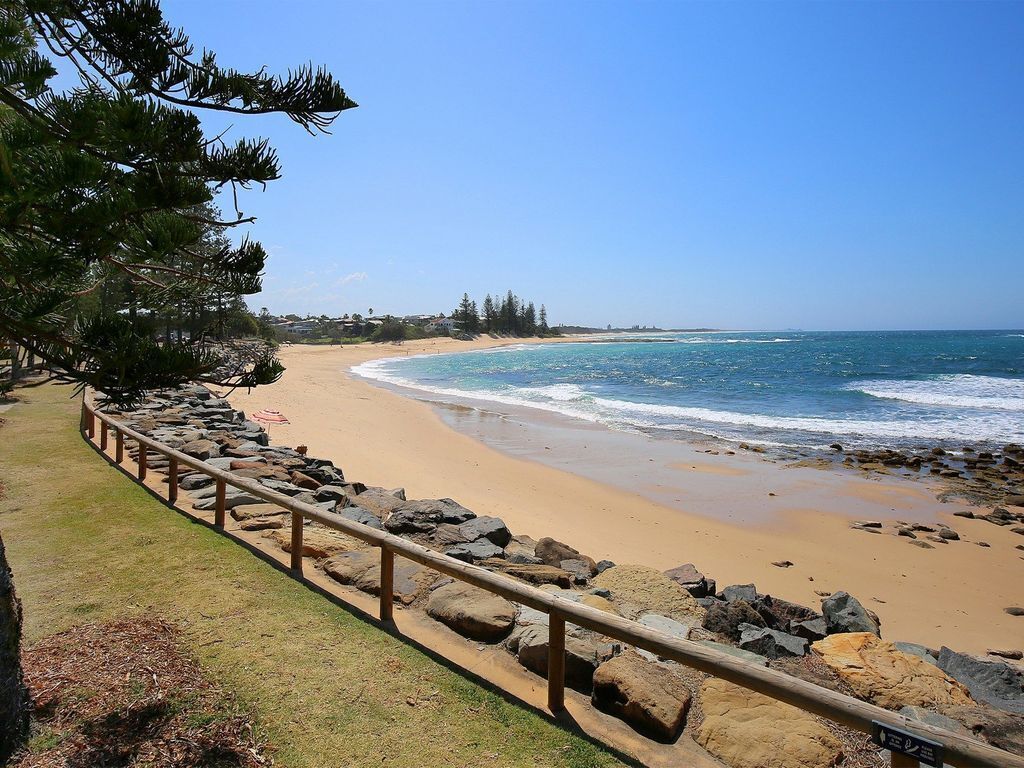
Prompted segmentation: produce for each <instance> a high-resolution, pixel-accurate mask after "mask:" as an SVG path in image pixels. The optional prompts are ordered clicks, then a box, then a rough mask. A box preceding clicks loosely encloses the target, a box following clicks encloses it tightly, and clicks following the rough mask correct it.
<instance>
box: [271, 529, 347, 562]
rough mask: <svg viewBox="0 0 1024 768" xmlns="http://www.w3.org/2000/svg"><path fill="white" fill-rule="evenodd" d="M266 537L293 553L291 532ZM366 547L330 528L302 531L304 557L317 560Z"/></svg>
mask: <svg viewBox="0 0 1024 768" xmlns="http://www.w3.org/2000/svg"><path fill="white" fill-rule="evenodd" d="M264 537H265V538H267V539H270V540H271V541H273V542H275V543H276V544H277V545H278V546H279V547H281V549H283V550H284V551H285V552H291V551H292V534H291V531H284V530H280V531H270V532H269V533H266V534H264ZM365 546H366V545H365V544H363V543H362V542H361V541H359V540H358V539H353V538H352V537H351V536H346V535H345V534H343V533H338V532H337V531H332V530H330V529H329V528H314V527H312V526H309V525H307V526H306V527H305V529H304V530H303V531H302V556H303V557H312V558H313V559H315V560H322V559H323V558H325V557H332V556H333V555H337V554H339V553H341V552H352V551H354V550H358V549H363V548H365Z"/></svg>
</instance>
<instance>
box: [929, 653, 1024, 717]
mask: <svg viewBox="0 0 1024 768" xmlns="http://www.w3.org/2000/svg"><path fill="white" fill-rule="evenodd" d="M938 666H939V669H941V670H942V671H943V672H945V673H946V674H947V675H949V676H950V677H952V678H953V679H954V680H956V681H957V682H958V683H961V684H962V685H964V686H965V687H966V688H967V690H968V691H970V693H971V697H972V698H973V699H974V700H975V701H980V702H984V703H985V704H988V705H989V706H992V707H995V708H996V709H1001V710H1003V711H1004V712H1012V713H1014V714H1017V715H1024V671H1021V669H1020V668H1019V667H1013V666H1010V665H1009V664H1007V663H1006V662H1003V661H994V660H991V659H979V658H977V657H976V656H968V655H966V654H963V653H957V652H956V651H952V650H950V649H949V648H946V647H945V646H943V647H942V649H941V650H940V651H939V658H938Z"/></svg>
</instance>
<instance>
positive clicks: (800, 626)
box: [789, 617, 828, 643]
mask: <svg viewBox="0 0 1024 768" xmlns="http://www.w3.org/2000/svg"><path fill="white" fill-rule="evenodd" d="M789 634H791V635H795V636H796V637H802V638H803V639H804V640H808V641H809V642H812V643H813V642H814V641H815V640H821V639H822V638H823V637H825V636H826V635H827V634H828V628H827V625H826V624H825V619H824V617H822V618H817V619H807V620H806V621H791V622H790V623H789Z"/></svg>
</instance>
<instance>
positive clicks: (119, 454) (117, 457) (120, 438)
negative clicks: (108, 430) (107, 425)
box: [114, 429, 124, 464]
mask: <svg viewBox="0 0 1024 768" xmlns="http://www.w3.org/2000/svg"><path fill="white" fill-rule="evenodd" d="M114 461H116V462H117V463H118V464H120V463H122V462H123V461H124V433H123V432H122V431H121V430H120V429H115V430H114Z"/></svg>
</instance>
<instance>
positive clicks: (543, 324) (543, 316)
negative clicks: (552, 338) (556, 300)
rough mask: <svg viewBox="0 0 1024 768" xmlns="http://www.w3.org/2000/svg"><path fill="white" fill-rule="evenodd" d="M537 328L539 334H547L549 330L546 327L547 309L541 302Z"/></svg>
mask: <svg viewBox="0 0 1024 768" xmlns="http://www.w3.org/2000/svg"><path fill="white" fill-rule="evenodd" d="M538 330H540V335H541V336H545V335H547V333H548V331H549V330H551V329H550V328H548V311H547V309H546V308H545V307H544V305H543V304H541V305H540V327H539V329H538Z"/></svg>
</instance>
